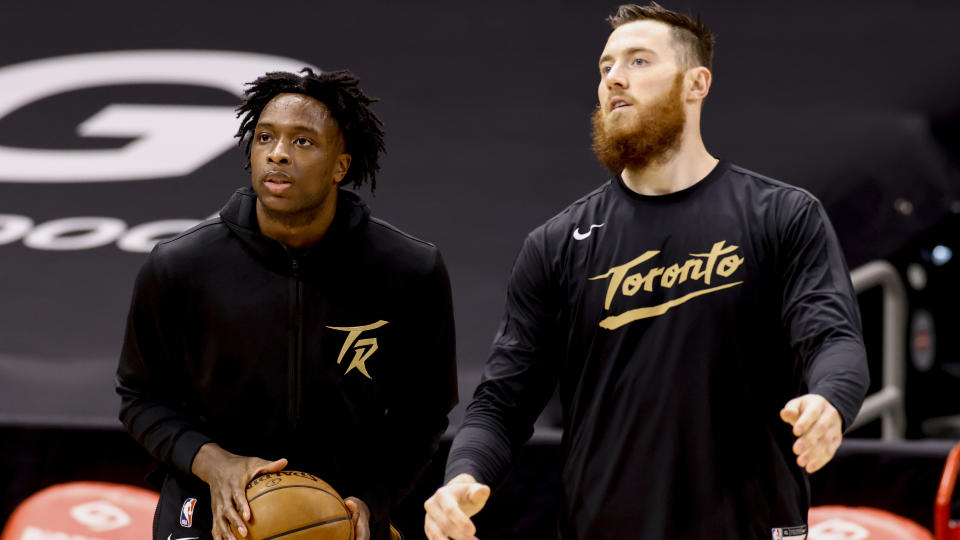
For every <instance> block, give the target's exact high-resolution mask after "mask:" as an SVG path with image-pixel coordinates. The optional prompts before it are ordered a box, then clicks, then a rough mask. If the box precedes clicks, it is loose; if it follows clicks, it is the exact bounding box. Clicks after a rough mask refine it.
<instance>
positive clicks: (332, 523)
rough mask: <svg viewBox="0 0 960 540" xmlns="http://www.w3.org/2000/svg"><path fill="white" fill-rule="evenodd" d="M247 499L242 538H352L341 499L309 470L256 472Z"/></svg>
mask: <svg viewBox="0 0 960 540" xmlns="http://www.w3.org/2000/svg"><path fill="white" fill-rule="evenodd" d="M247 501H249V502H250V513H251V518H250V522H249V523H247V530H248V531H247V536H246V539H245V540H266V539H267V538H270V539H276V540H353V537H354V536H353V522H352V521H351V520H350V513H349V512H348V511H347V507H346V506H345V505H344V504H343V499H341V498H340V495H338V494H337V492H336V491H335V490H334V489H333V488H332V487H330V485H329V484H327V483H326V482H324V481H323V480H320V479H319V478H317V477H316V476H314V475H312V474H309V473H305V472H300V471H280V472H277V473H268V474H264V475H261V476H258V477H256V478H254V479H253V480H252V481H251V482H250V484H248V485H247ZM231 529H233V534H234V536H235V537H236V538H238V539H242V538H243V537H242V536H240V535H239V533H238V532H237V530H236V529H235V528H233V527H232V526H231Z"/></svg>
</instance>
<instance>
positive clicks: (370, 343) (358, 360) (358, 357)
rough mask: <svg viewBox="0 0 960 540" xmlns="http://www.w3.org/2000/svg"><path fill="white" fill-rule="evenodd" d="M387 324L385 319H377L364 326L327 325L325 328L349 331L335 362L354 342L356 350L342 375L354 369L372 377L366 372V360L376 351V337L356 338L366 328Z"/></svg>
mask: <svg viewBox="0 0 960 540" xmlns="http://www.w3.org/2000/svg"><path fill="white" fill-rule="evenodd" d="M385 324H387V321H382V320H381V321H377V322H375V323H373V324H367V325H364V326H328V327H327V328H329V329H331V330H342V331H344V332H350V333H349V334H347V339H345V340H344V341H343V347H342V348H341V349H340V356H338V357H337V363H338V364H339V363H340V362H341V361H342V360H343V355H345V354H347V351H348V350H349V349H350V346H351V345H354V342H356V351H354V355H353V360H352V361H351V362H350V365H349V366H347V370H346V371H344V372H343V374H344V375H346V374H347V373H350V370H352V369H356V370H357V371H359V372H360V373H363V375H364V376H365V377H366V378H368V379H372V378H373V377H371V376H370V374H369V373H367V364H366V362H367V360H368V359H369V358H370V357H371V356H373V353H375V352H377V349H378V348H379V347H378V345H377V338H367V339H361V340H357V338H358V337H360V334H362V333H363V332H365V331H367V330H375V329H377V328H380V327H381V326H383V325H385Z"/></svg>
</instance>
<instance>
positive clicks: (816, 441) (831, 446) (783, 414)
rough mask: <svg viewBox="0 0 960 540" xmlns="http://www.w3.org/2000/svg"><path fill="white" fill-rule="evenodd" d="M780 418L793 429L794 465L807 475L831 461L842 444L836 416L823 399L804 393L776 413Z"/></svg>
mask: <svg viewBox="0 0 960 540" xmlns="http://www.w3.org/2000/svg"><path fill="white" fill-rule="evenodd" d="M780 418H782V419H783V421H784V422H786V423H788V424H790V425H791V426H793V434H794V435H795V436H796V437H797V441H796V442H795V443H794V444H793V453H794V454H796V455H797V465H799V466H801V467H803V468H804V469H806V471H807V472H808V473H812V472H815V471H818V470H820V468H821V467H823V466H824V465H826V464H827V463H828V462H829V461H830V460H831V459H833V455H834V453H836V451H837V448H839V447H840V442H841V441H843V421H842V420H841V419H840V413H838V412H837V409H835V408H834V406H833V405H831V404H830V402H829V401H827V400H826V398H824V397H823V396H819V395H817V394H807V395H804V396H800V397H798V398H795V399H791V400H790V401H788V402H787V404H786V405H785V406H784V407H783V410H781V411H780Z"/></svg>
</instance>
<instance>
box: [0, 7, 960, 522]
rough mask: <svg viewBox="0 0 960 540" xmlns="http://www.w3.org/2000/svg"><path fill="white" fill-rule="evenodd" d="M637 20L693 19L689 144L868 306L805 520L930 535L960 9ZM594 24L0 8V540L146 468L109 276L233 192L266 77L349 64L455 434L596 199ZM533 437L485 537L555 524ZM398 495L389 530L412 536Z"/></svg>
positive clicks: (950, 273) (521, 15)
mask: <svg viewBox="0 0 960 540" xmlns="http://www.w3.org/2000/svg"><path fill="white" fill-rule="evenodd" d="M664 4H665V5H666V7H668V8H671V9H675V10H681V11H694V12H698V13H700V14H701V15H702V16H703V18H704V20H705V21H706V22H707V23H708V25H709V26H710V27H711V29H712V30H713V32H714V33H715V34H716V36H717V48H716V58H715V61H714V66H715V69H714V82H713V87H712V89H711V93H710V97H709V99H708V100H707V102H706V106H705V115H704V119H703V131H704V138H705V141H706V143H707V147H708V149H709V150H710V151H711V152H712V153H713V154H714V155H716V156H718V157H722V158H726V159H729V160H731V161H734V162H735V163H737V164H740V165H742V166H745V167H747V168H749V169H752V170H755V171H757V172H760V173H762V174H765V175H768V176H772V177H774V178H777V179H780V180H783V181H786V182H788V183H792V184H795V185H798V186H801V187H803V188H806V189H808V190H809V191H811V192H812V193H813V194H814V195H816V196H817V197H818V198H820V199H821V201H822V202H823V203H824V205H825V207H826V208H827V211H828V213H829V215H830V218H831V219H832V221H833V224H834V226H835V228H836V230H837V234H838V236H839V238H840V240H841V243H842V245H843V248H844V250H845V253H846V256H847V262H848V264H849V266H850V268H851V270H855V269H858V268H861V269H863V268H866V270H863V271H862V273H861V276H860V277H862V278H863V282H864V283H865V284H867V285H869V284H870V282H871V281H876V282H878V283H879V282H882V283H884V284H885V286H884V287H872V288H869V287H864V290H863V293H862V294H861V295H860V303H861V310H862V313H863V319H864V327H865V328H864V329H865V335H866V338H867V341H868V349H869V353H870V362H871V374H872V379H873V382H872V388H871V391H872V392H879V393H880V394H878V396H880V397H881V398H883V399H879V398H878V399H877V400H876V403H875V404H876V405H877V408H876V414H875V415H873V416H872V417H871V418H864V419H863V421H862V423H861V424H862V425H858V426H857V429H855V430H854V431H853V432H852V433H850V434H849V436H848V440H847V442H846V443H845V444H844V447H843V448H842V449H841V452H840V454H839V456H838V458H837V460H836V462H835V463H833V464H831V465H830V466H828V467H827V468H826V469H825V470H824V471H823V472H821V473H818V474H817V475H814V477H813V479H812V484H813V494H814V503H838V504H868V505H872V506H877V507H882V508H886V509H888V510H891V511H894V512H897V513H899V514H901V515H905V516H908V517H910V518H911V519H914V520H916V521H917V522H919V523H921V524H922V525H924V526H926V527H928V528H932V520H933V497H934V491H935V490H936V484H937V482H938V481H939V475H940V472H941V469H942V466H943V460H944V458H945V457H946V454H947V451H948V450H949V449H950V447H952V446H953V444H954V443H955V442H956V441H957V439H960V421H958V417H957V416H956V415H958V414H960V332H958V326H957V323H958V315H957V313H956V309H955V306H956V304H957V302H958V300H960V292H958V285H957V281H956V280H957V279H958V278H960V273H958V268H960V262H958V260H957V256H960V255H958V254H957V252H958V250H960V226H958V225H960V169H958V166H960V35H958V33H957V31H956V28H955V26H956V20H957V17H960V3H957V2H956V1H946V0H944V1H935V0H934V1H927V2H919V1H916V2H911V1H906V0H904V1H899V2H894V1H890V0H876V1H870V2H865V1H864V2H842V3H840V2H832V1H827V0H810V1H807V2H802V3H800V2H740V1H737V2H734V1H713V2H707V1H683V2H665V3H664ZM615 7H616V4H615V3H609V4H604V3H602V2H567V1H555V2H544V1H531V2H496V1H494V2H484V3H482V4H480V3H472V4H470V3H450V2H441V1H436V0H420V1H411V2H387V1H380V2H365V1H357V2H337V3H333V2H307V1H299V2H298V1H290V2H285V3H282V4H263V3H256V2H248V1H246V0H236V1H234V2H230V3H226V2H224V3H219V4H218V3H203V2H187V1H183V0H170V1H168V2H165V3H164V5H163V7H162V9H161V8H160V7H159V6H153V5H141V4H140V3H137V2H127V1H121V0H108V1H98V2H91V3H77V2H68V1H64V0H51V1H48V2H43V3H40V2H32V3H30V2H23V3H11V2H0V36H2V42H3V44H4V47H2V48H0V526H2V523H3V522H4V521H5V520H6V518H7V517H8V516H9V515H10V513H11V512H12V511H13V509H14V508H15V507H16V506H17V505H18V504H20V502H21V501H23V499H24V498H26V497H27V496H29V495H30V494H32V493H35V492H36V491H38V490H40V489H42V488H45V487H47V486H50V485H53V484H57V483H61V482H67V481H76V480H102V481H110V482H120V483H126V484H134V485H141V486H145V487H146V484H145V483H144V481H143V474H144V473H145V472H146V469H147V467H148V465H149V462H150V460H149V457H148V456H147V455H146V454H145V453H144V452H143V451H142V450H141V449H140V448H139V447H138V446H137V445H136V444H135V443H134V442H133V441H132V440H130V439H129V437H128V436H127V435H126V434H125V433H124V432H123V431H122V428H121V426H120V424H119V422H118V421H117V419H116V412H117V407H118V405H119V399H118V398H117V397H116V395H115V394H114V392H113V373H114V370H115V368H116V362H117V355H118V352H119V349H120V343H121V339H122V332H123V325H124V318H125V315H126V310H127V305H128V302H129V295H130V292H131V287H132V284H133V278H134V276H135V274H136V271H137V269H138V268H139V266H140V265H141V264H142V263H143V261H144V259H145V256H146V253H147V252H148V251H149V249H150V248H151V247H152V245H153V243H155V242H156V241H157V240H159V239H162V238H166V237H169V236H172V235H173V234H175V233H177V232H179V231H182V230H184V229H186V228H189V227H190V226H192V225H193V224H195V223H197V222H199V221H200V220H202V219H205V218H207V217H209V216H211V215H213V214H215V213H216V212H217V211H218V210H219V208H220V206H221V205H222V204H223V203H224V202H225V201H226V199H227V198H228V197H229V195H230V194H231V193H232V191H233V190H234V189H235V188H236V187H239V186H242V185H246V184H247V183H248V182H249V174H248V173H247V172H246V171H245V170H244V169H243V168H242V157H241V153H240V151H239V150H238V149H237V148H236V145H235V142H234V140H233V139H232V135H233V133H234V131H235V130H236V127H237V122H236V119H235V117H234V116H233V114H232V108H233V107H234V106H235V105H236V104H237V103H238V95H239V92H240V91H241V89H242V86H241V85H242V83H243V82H246V81H249V80H252V79H253V78H255V77H256V76H258V75H260V74H262V73H263V72H266V71H270V70H277V69H285V70H293V69H296V68H299V67H301V66H304V65H311V66H316V67H319V68H321V69H324V70H332V69H341V68H347V69H350V70H352V71H353V72H354V73H356V74H357V75H358V76H359V77H360V79H361V82H362V87H363V88H364V89H365V90H366V91H367V92H368V93H369V94H371V95H374V96H377V97H379V98H380V99H381V101H380V102H379V103H378V104H377V105H376V106H375V110H376V111H377V113H378V114H379V115H380V117H381V119H382V120H383V121H384V124H385V131H386V142H387V149H388V153H387V155H386V157H385V158H384V159H383V160H382V167H383V169H382V173H381V174H380V176H379V178H378V180H379V181H378V188H377V191H376V194H375V196H373V195H372V194H371V193H370V192H369V191H363V192H362V195H363V196H364V198H365V199H366V200H367V201H368V203H369V204H370V205H371V207H372V209H373V212H374V214H375V215H376V216H378V217H380V218H382V219H385V220H387V221H389V222H391V223H393V224H394V225H396V226H398V227H399V228H401V229H403V230H405V231H407V232H409V233H411V234H413V235H415V236H418V237H420V238H423V239H425V240H428V241H431V242H433V243H435V244H437V245H438V246H439V248H440V249H441V251H442V253H443V255H444V258H445V259H446V262H447V265H448V268H449V271H450V276H451V281H452V285H453V292H454V303H455V310H456V319H457V332H458V336H457V337H458V347H457V350H458V363H459V371H460V395H461V402H462V403H461V405H460V406H458V407H457V409H455V411H454V413H453V415H452V416H451V421H452V422H451V424H452V427H451V429H454V428H455V427H456V425H457V424H458V422H459V419H460V418H461V416H462V409H463V403H465V402H467V401H468V400H469V398H470V396H471V394H472V392H473V388H474V387H475V386H476V384H477V383H478V382H479V377H480V372H481V369H482V365H483V362H484V361H485V358H486V354H487V352H488V348H489V345H490V342H491V340H492V338H493V334H494V331H495V329H496V326H497V324H498V322H499V318H500V315H501V311H502V308H503V297H504V287H505V283H506V279H507V276H508V274H509V271H510V267H511V264H512V262H513V258H514V257H515V255H516V253H517V251H518V249H519V247H520V243H521V241H522V239H523V237H524V235H525V234H526V233H527V232H528V231H529V230H531V229H532V228H534V227H536V226H537V225H538V224H540V223H542V222H543V221H544V220H546V219H548V218H549V217H551V216H553V215H554V214H556V213H558V212H559V211H560V210H562V209H563V208H564V207H565V206H566V205H567V204H569V203H570V202H572V201H573V200H575V199H577V198H579V197H580V196H581V195H583V194H585V193H587V192H589V191H591V190H592V189H593V188H594V187H596V186H597V185H599V184H600V183H602V182H603V181H605V180H606V178H607V173H606V172H605V170H604V169H603V168H602V167H601V166H600V164H599V163H598V162H597V161H596V159H595V158H594V157H593V155H592V153H591V151H590V148H589V145H590V136H589V115H590V113H591V112H592V110H593V107H594V106H595V105H596V85H597V83H598V75H597V69H596V62H597V58H598V57H599V54H600V51H601V50H602V48H603V45H604V42H605V40H606V36H607V35H608V33H609V28H608V26H607V25H606V23H605V22H604V21H603V19H604V17H605V16H606V15H607V14H608V13H609V12H610V11H612V10H614V9H615ZM871 261H885V262H886V263H888V264H889V266H873V267H864V265H866V264H867V263H870V262H871ZM855 274H856V270H855ZM898 287H899V288H898ZM884 313H886V317H888V319H887V320H886V321H885V320H884V317H885V315H884ZM885 324H886V325H887V326H886V327H885V326H884V325H885ZM897 328H899V330H897ZM885 340H887V341H888V343H885ZM885 357H886V360H885ZM885 362H886V369H885ZM891 366H892V368H893V371H892V373H893V375H891V369H890V368H891ZM897 373H899V374H900V375H901V376H899V377H897V376H895V375H896V374H897ZM884 396H885V397H884ZM881 416H883V417H884V418H885V419H881ZM885 422H886V423H887V424H888V425H884V423H885ZM557 424H558V418H557V413H556V411H555V410H552V409H551V408H548V410H547V411H546V412H545V414H544V416H543V417H542V418H541V421H540V423H539V426H538V433H537V436H536V437H535V439H534V441H532V442H531V444H530V445H529V447H528V448H527V449H526V450H525V454H524V456H523V457H522V459H521V461H520V462H519V463H518V465H517V468H516V469H515V471H514V473H513V476H512V477H511V480H509V481H508V483H507V485H505V486H504V488H503V489H502V492H503V493H504V494H505V495H504V496H503V497H502V498H501V500H507V499H509V498H511V497H512V498H513V500H516V497H524V498H525V500H527V501H531V502H530V504H529V505H528V506H527V507H526V508H522V509H518V508H515V507H514V508H509V507H508V506H509V505H506V504H503V505H500V506H497V505H496V504H494V505H492V506H491V507H490V508H489V509H488V510H489V511H485V514H486V516H485V517H484V519H486V520H487V524H486V525H485V526H486V527H487V529H486V530H487V531H489V532H488V534H487V537H488V538H497V537H523V538H534V537H540V536H537V535H538V534H541V533H533V532H530V531H535V530H542V529H543V523H545V522H548V521H549V516H550V515H551V514H550V512H552V511H553V508H554V504H555V502H556V500H555V498H553V497H552V496H551V493H552V489H553V487H555V485H556V484H555V479H554V478H553V476H551V474H552V471H553V466H555V465H556V459H557V456H558V454H557V440H558V439H557V432H556V429H555V428H556V426H557ZM445 444H447V445H448V444H449V443H448V442H447V443H445ZM445 448H446V446H444V447H442V448H441V455H439V456H438V459H437V463H436V465H435V466H434V467H433V468H432V469H431V470H430V471H429V472H428V474H427V477H426V478H425V481H424V485H423V486H422V489H421V490H420V491H421V492H422V493H429V492H432V491H433V489H435V487H436V483H437V482H439V477H440V474H441V472H440V471H442V462H443V456H444V455H445V454H444V451H445ZM524 486H528V487H529V486H537V489H536V490H532V491H524ZM511 490H514V491H511ZM422 493H419V492H418V493H415V494H414V496H413V497H411V501H412V502H410V503H409V504H408V506H409V508H407V507H404V508H401V509H400V510H398V512H399V513H400V514H402V515H398V516H397V521H398V522H400V523H410V524H413V525H409V526H408V532H409V535H410V536H411V537H414V538H416V537H417V536H416V535H417V534H419V533H418V532H417V530H416V522H417V520H418V519H422V516H418V515H417V513H418V508H419V507H420V505H421V504H422V500H423V499H422V498H420V499H419V500H414V499H416V498H417V497H420V496H421V495H422ZM514 506H515V505H514ZM518 516H519V517H518ZM544 520H546V521H544ZM518 522H522V523H521V524H520V525H517V523H518ZM511 527H512V528H511ZM518 527H520V529H518ZM523 527H527V528H526V529H523ZM483 530H484V529H481V531H483ZM495 531H496V532H495ZM501 531H505V532H502V535H503V536H497V535H498V534H501ZM518 531H526V532H518ZM543 534H545V533H543ZM542 537H544V538H547V537H549V536H548V535H546V536H542ZM4 540H6V538H4Z"/></svg>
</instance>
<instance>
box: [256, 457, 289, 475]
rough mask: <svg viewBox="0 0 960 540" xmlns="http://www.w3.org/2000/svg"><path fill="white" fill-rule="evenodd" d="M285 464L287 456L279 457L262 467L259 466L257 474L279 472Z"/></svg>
mask: <svg viewBox="0 0 960 540" xmlns="http://www.w3.org/2000/svg"><path fill="white" fill-rule="evenodd" d="M286 466H287V458H280V459H278V460H276V461H271V462H270V463H267V464H266V465H263V466H262V467H260V472H259V473H258V474H264V473H273V472H280V471H282V470H283V469H284V468H285V467H286Z"/></svg>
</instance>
